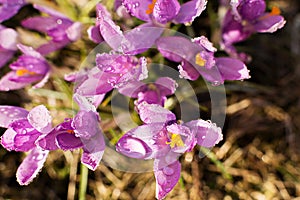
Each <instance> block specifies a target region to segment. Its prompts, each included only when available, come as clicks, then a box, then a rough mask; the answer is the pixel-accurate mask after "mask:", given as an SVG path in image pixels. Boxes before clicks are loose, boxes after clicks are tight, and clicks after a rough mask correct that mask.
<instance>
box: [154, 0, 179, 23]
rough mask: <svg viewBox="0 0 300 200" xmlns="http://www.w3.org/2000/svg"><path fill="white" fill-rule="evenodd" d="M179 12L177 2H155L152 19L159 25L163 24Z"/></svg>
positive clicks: (159, 0) (162, 0)
mask: <svg viewBox="0 0 300 200" xmlns="http://www.w3.org/2000/svg"><path fill="white" fill-rule="evenodd" d="M179 10H180V4H179V2H178V1H177V0H157V1H156V3H155V5H154V8H153V17H154V18H155V20H156V21H158V22H159V23H162V24H165V23H167V22H169V21H171V20H173V19H174V18H175V16H176V15H177V14H178V12H179Z"/></svg>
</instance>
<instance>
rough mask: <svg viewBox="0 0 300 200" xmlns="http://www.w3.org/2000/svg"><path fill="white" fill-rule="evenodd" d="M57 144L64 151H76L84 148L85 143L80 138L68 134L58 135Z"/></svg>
mask: <svg viewBox="0 0 300 200" xmlns="http://www.w3.org/2000/svg"><path fill="white" fill-rule="evenodd" d="M56 142H57V145H58V146H59V148H61V149H62V150H74V149H77V148H81V147H83V143H82V141H81V139H80V138H79V137H76V136H75V135H74V134H70V133H66V132H65V133H61V134H59V135H57V136H56Z"/></svg>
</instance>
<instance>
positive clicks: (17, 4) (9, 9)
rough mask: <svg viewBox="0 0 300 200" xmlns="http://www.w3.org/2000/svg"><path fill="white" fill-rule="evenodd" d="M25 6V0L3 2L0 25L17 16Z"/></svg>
mask: <svg viewBox="0 0 300 200" xmlns="http://www.w3.org/2000/svg"><path fill="white" fill-rule="evenodd" d="M25 4H26V3H25V0H1V1H0V23H2V22H3V21H5V20H8V19H9V18H11V17H12V16H14V15H15V14H17V13H18V12H19V10H20V9H21V8H22V7H23V6H24V5H25Z"/></svg>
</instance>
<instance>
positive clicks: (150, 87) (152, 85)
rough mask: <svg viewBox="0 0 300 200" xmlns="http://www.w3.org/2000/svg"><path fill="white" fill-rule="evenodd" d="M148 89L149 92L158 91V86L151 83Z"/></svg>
mask: <svg viewBox="0 0 300 200" xmlns="http://www.w3.org/2000/svg"><path fill="white" fill-rule="evenodd" d="M148 88H149V90H153V91H155V90H156V89H157V88H156V86H155V85H154V84H153V83H150V84H149V85H148Z"/></svg>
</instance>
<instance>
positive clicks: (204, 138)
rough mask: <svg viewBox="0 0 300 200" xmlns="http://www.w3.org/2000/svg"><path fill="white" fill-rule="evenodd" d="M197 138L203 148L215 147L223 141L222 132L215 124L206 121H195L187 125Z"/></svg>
mask: <svg viewBox="0 0 300 200" xmlns="http://www.w3.org/2000/svg"><path fill="white" fill-rule="evenodd" d="M184 125H186V126H188V127H189V128H190V129H191V131H192V132H194V134H195V135H196V137H197V144H198V145H200V146H203V147H208V148H209V147H213V146H215V145H216V144H218V143H219V142H220V141H221V140H222V139H223V135H222V130H221V128H219V127H217V126H216V124H213V123H211V122H208V121H204V120H193V121H190V122H187V123H185V124H184Z"/></svg>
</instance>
